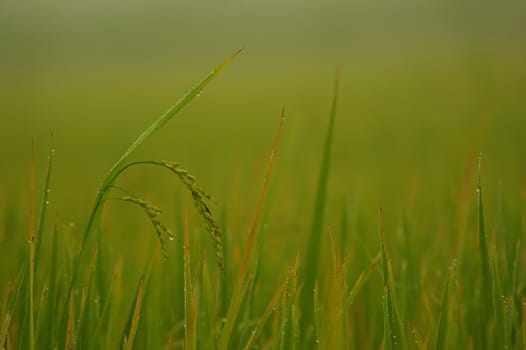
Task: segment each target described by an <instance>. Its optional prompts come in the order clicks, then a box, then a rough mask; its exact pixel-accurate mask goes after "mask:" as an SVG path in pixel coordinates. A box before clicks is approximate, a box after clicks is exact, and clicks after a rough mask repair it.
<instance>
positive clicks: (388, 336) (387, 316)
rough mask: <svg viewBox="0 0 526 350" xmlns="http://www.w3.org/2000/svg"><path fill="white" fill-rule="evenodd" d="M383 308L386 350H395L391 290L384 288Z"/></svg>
mask: <svg viewBox="0 0 526 350" xmlns="http://www.w3.org/2000/svg"><path fill="white" fill-rule="evenodd" d="M383 307H384V350H391V349H393V342H392V336H393V330H392V327H391V313H390V308H389V288H388V287H387V286H384V298H383Z"/></svg>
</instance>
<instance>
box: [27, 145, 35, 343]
mask: <svg viewBox="0 0 526 350" xmlns="http://www.w3.org/2000/svg"><path fill="white" fill-rule="evenodd" d="M30 181H31V182H30V185H29V239H28V243H29V291H28V292H29V295H28V297H29V349H30V350H34V349H35V309H34V307H35V306H34V292H35V233H36V232H35V145H34V143H32V144H31V179H30Z"/></svg>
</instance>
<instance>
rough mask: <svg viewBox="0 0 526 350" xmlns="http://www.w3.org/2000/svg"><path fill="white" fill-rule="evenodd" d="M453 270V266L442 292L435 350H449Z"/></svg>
mask: <svg viewBox="0 0 526 350" xmlns="http://www.w3.org/2000/svg"><path fill="white" fill-rule="evenodd" d="M453 268H454V265H451V267H450V268H449V270H448V272H447V275H446V281H445V282H444V289H443V291H442V301H441V303H440V317H439V321H438V327H437V333H436V340H435V350H443V349H447V328H448V319H449V284H450V280H451V276H452V269H453Z"/></svg>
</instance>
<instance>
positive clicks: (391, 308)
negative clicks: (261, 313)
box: [378, 209, 407, 349]
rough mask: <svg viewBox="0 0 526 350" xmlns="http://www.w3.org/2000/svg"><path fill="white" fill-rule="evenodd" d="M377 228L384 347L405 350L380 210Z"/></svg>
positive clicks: (379, 211) (380, 210) (380, 211)
mask: <svg viewBox="0 0 526 350" xmlns="http://www.w3.org/2000/svg"><path fill="white" fill-rule="evenodd" d="M378 226H379V232H380V244H381V249H382V251H381V252H382V274H383V281H384V342H385V345H384V346H385V348H386V349H397V348H402V349H405V348H407V346H406V342H405V336H404V334H403V333H402V327H401V322H400V316H399V314H398V308H397V305H396V298H395V295H394V281H393V273H392V267H391V259H390V257H389V252H388V251H387V245H386V243H385V236H384V225H383V218H382V209H379V210H378Z"/></svg>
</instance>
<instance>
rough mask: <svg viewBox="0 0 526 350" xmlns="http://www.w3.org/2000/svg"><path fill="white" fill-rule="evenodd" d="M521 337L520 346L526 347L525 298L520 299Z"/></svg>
mask: <svg viewBox="0 0 526 350" xmlns="http://www.w3.org/2000/svg"><path fill="white" fill-rule="evenodd" d="M521 305H522V306H521V318H522V322H521V323H522V326H521V336H522V346H523V347H524V346H526V297H524V296H523V297H522V298H521Z"/></svg>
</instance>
